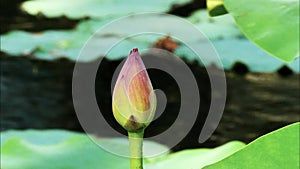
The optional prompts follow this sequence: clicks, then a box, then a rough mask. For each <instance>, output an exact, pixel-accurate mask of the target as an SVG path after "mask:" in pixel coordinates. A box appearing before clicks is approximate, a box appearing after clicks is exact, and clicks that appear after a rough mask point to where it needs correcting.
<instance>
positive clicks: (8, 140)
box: [1, 130, 244, 169]
mask: <svg viewBox="0 0 300 169" xmlns="http://www.w3.org/2000/svg"><path fill="white" fill-rule="evenodd" d="M98 141H99V142H102V144H110V145H111V146H114V147H117V148H118V149H123V150H124V151H127V150H128V149H129V147H128V142H127V139H98ZM1 143H2V145H1V168H2V169H20V168H22V169H33V168H43V169H62V168H64V169H83V168H93V169H98V168H99V169H103V168H109V169H124V168H129V159H127V158H125V157H120V156H117V155H114V154H111V153H109V152H107V151H105V150H103V149H102V148H100V147H98V146H97V145H96V144H95V143H94V142H92V140H91V139H90V138H89V137H88V136H86V135H84V134H79V133H73V132H68V131H61V130H47V131H36V130H27V131H8V132H3V133H1ZM144 144H145V149H144V151H145V154H147V152H149V151H153V149H160V150H161V151H167V148H166V147H164V146H162V145H159V144H157V143H154V142H149V141H145V143H144ZM242 147H244V144H243V143H241V142H236V141H234V142H230V143H227V144H225V145H223V146H220V147H218V148H215V149H197V150H185V151H182V152H178V153H174V154H170V155H161V156H158V157H156V158H146V159H145V168H146V169H160V168H164V169H165V168H172V169H177V168H180V166H182V165H185V166H186V167H188V168H195V167H199V166H205V165H208V164H212V163H214V162H217V161H218V160H221V159H223V158H225V157H227V156H228V155H230V154H232V153H233V152H235V151H237V150H239V149H240V148H242ZM179 159H180V160H179ZM200 159H201V161H199V160H200ZM16 161H18V162H16Z"/></svg>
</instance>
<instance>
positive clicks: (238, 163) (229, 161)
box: [204, 122, 300, 169]
mask: <svg viewBox="0 0 300 169" xmlns="http://www.w3.org/2000/svg"><path fill="white" fill-rule="evenodd" d="M299 130H300V123H299V122H298V123H294V124H292V125H289V126H286V127H283V128H281V129H279V130H276V131H274V132H271V133H269V134H267V135H264V136H262V137H260V138H258V139H257V140H255V141H253V142H251V143H250V144H249V145H247V146H246V147H245V148H243V149H241V150H240V151H238V152H236V153H234V154H233V155H231V156H229V157H227V158H225V159H224V160H221V161H219V162H217V163H215V164H213V165H211V166H208V167H204V169H231V168H244V169H252V168H253V169H257V168H272V169H285V168H286V169H299V167H300V166H299V164H300V161H299V159H300V156H299Z"/></svg>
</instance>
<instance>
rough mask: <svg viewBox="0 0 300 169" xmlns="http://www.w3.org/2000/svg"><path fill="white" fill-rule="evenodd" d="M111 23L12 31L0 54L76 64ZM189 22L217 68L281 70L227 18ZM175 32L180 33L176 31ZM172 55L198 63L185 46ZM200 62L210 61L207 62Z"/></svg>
mask: <svg viewBox="0 0 300 169" xmlns="http://www.w3.org/2000/svg"><path fill="white" fill-rule="evenodd" d="M152 17H153V16H152ZM158 17H160V18H159V19H161V18H162V16H158ZM145 19H147V18H145ZM112 20H114V18H113V17H112V18H106V19H101V20H98V19H89V20H86V21H82V22H80V23H79V24H78V25H77V27H76V28H75V29H74V30H59V31H58V30H52V31H44V32H41V33H28V32H23V31H12V32H9V33H8V34H5V35H3V36H1V46H0V47H1V51H3V52H5V53H8V54H10V55H13V56H20V55H21V56H22V55H25V56H30V57H32V56H33V57H35V58H38V59H43V60H54V59H57V58H61V57H66V58H68V59H70V60H74V61H75V60H77V57H78V55H79V53H80V50H81V48H82V47H83V46H84V44H85V42H86V41H87V40H88V38H89V37H90V36H91V35H92V34H93V33H95V32H97V30H99V29H100V28H101V27H103V26H104V25H106V24H107V23H109V22H111V21H112ZM188 20H189V21H190V22H192V23H193V24H194V25H195V26H196V27H197V28H199V29H200V30H202V31H203V33H205V35H207V36H208V38H209V39H210V40H211V42H212V44H213V45H214V47H215V48H216V50H217V52H218V54H219V57H220V59H221V62H222V64H223V65H218V66H220V67H223V68H225V69H230V68H231V67H232V65H233V64H234V63H235V62H237V61H239V62H242V63H245V64H246V65H247V66H248V67H249V69H250V71H253V72H274V71H276V70H277V69H279V68H280V67H281V66H283V63H282V62H281V61H279V60H278V59H275V58H273V57H270V56H269V55H268V54H266V53H265V52H264V51H262V50H261V49H260V48H258V47H256V46H255V45H253V44H252V43H250V42H249V41H248V40H247V39H245V38H243V35H242V33H241V32H240V30H239V29H238V28H237V27H236V26H235V23H234V20H233V18H232V17H231V16H230V15H223V16H220V17H216V18H211V17H209V16H208V14H207V12H206V11H204V10H201V11H198V12H196V13H194V14H193V15H192V16H191V17H189V18H188ZM132 22H134V20H132ZM161 26H166V27H168V26H169V25H168V24H167V19H166V24H164V25H161ZM148 27H149V31H151V30H155V29H156V25H153V24H151V23H149V25H148ZM126 29H131V28H128V27H120V28H117V27H116V28H115V29H114V30H110V32H109V34H106V33H102V34H98V35H97V36H95V40H96V41H97V40H105V41H107V42H109V41H111V40H114V39H115V38H116V37H119V36H122V35H123V34H124V32H126ZM166 29H167V28H166ZM178 31H181V30H180V29H178ZM186 36H188V37H189V39H190V40H191V42H192V43H193V44H194V45H201V46H207V45H210V44H208V43H207V42H206V41H201V40H199V39H196V38H195V36H194V35H191V34H186ZM161 37H162V36H161V35H150V34H147V35H140V36H134V37H129V38H126V39H124V40H122V41H121V42H120V43H118V44H116V45H115V46H114V47H113V50H110V51H109V53H108V54H106V53H105V51H106V50H107V49H108V48H110V47H108V46H107V45H106V44H105V43H95V44H97V45H95V46H90V48H89V49H90V50H91V51H94V53H93V54H91V55H88V56H85V57H84V58H83V57H82V58H81V60H79V61H83V62H87V61H92V60H95V59H97V58H98V57H100V56H105V57H107V58H108V59H112V60H114V59H120V58H122V57H124V56H127V55H128V49H131V48H132V46H135V47H138V48H140V49H147V48H149V47H151V46H152V45H153V44H154V43H155V42H156V41H157V39H159V38H161ZM175 54H176V55H178V56H180V57H184V58H187V59H188V60H190V61H193V60H195V59H198V56H195V54H194V53H193V51H191V50H190V49H189V48H188V47H187V46H185V45H184V44H180V45H179V47H178V49H177V50H176V51H175ZM261 58H264V59H261ZM201 59H206V60H209V59H210V58H201ZM258 60H259V62H258ZM206 63H211V64H212V63H214V62H213V61H211V62H206ZM206 66H209V65H206ZM288 66H289V67H290V68H291V69H292V70H293V71H294V72H300V70H299V60H296V61H294V62H292V63H291V64H289V65H288Z"/></svg>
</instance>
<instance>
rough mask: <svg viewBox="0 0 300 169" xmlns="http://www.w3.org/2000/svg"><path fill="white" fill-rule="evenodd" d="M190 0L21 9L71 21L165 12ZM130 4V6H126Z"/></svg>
mask: <svg viewBox="0 0 300 169" xmlns="http://www.w3.org/2000/svg"><path fill="white" fill-rule="evenodd" d="M190 1H191V0H164V1H161V0H152V1H143V2H141V1H139V0H127V1H124V0H76V1H72V0H63V1H62V0H31V1H27V2H24V3H23V4H22V8H23V9H24V10H25V11H26V12H28V13H29V14H31V15H37V14H43V15H45V16H47V17H50V18H53V17H60V16H67V17H69V18H71V19H79V18H84V17H91V18H104V17H111V16H124V15H128V14H134V13H140V12H167V11H168V10H170V9H171V7H172V6H173V5H176V4H177V5H178V4H185V3H187V2H190ZM128 4H130V5H128Z"/></svg>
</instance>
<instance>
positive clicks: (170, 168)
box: [146, 141, 245, 169]
mask: <svg viewBox="0 0 300 169" xmlns="http://www.w3.org/2000/svg"><path fill="white" fill-rule="evenodd" d="M244 146H245V144H244V143H242V142H239V141H232V142H229V143H227V144H224V145H222V146H220V147H217V148H214V149H205V148H203V149H190V150H183V151H180V152H177V153H174V154H170V155H168V156H166V157H164V158H162V159H159V160H157V161H155V162H153V163H149V164H147V165H146V169H184V168H188V169H200V168H202V167H204V166H206V165H209V164H213V163H215V162H217V161H220V160H221V159H224V158H225V157H227V156H229V155H230V154H232V153H234V152H236V151H238V150H239V149H241V148H243V147H244Z"/></svg>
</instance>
